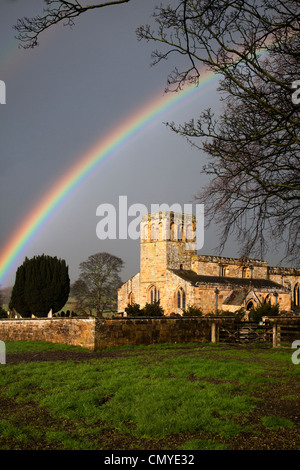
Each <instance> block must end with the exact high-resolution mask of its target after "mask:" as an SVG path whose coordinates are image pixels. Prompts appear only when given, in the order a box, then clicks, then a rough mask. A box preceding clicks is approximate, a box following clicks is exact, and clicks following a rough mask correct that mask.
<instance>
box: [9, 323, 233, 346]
mask: <svg viewBox="0 0 300 470" xmlns="http://www.w3.org/2000/svg"><path fill="white" fill-rule="evenodd" d="M213 321H215V320H213V319H212V318H208V317H207V318H201V317H200V318H197V317H186V318H142V317H140V318H118V319H111V320H109V319H95V318H94V319H83V318H76V319H75V318H68V319H67V318H52V319H51V318H45V319H23V320H17V319H13V320H6V319H5V320H3V319H1V320H0V340H2V341H49V342H52V343H62V344H69V345H74V346H81V347H85V348H88V349H91V350H97V349H105V348H108V347H112V346H124V345H141V344H145V345H147V344H155V343H190V342H203V341H204V342H209V341H211V324H212V322H213ZM217 321H224V319H222V320H221V319H218V320H217ZM227 321H232V322H233V321H234V320H233V317H232V318H229V319H228V320H227Z"/></svg>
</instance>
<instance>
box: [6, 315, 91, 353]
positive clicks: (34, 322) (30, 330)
mask: <svg viewBox="0 0 300 470" xmlns="http://www.w3.org/2000/svg"><path fill="white" fill-rule="evenodd" d="M0 340H2V341H49V342H51V343H62V344H69V345H73V346H81V347H84V348H88V349H91V350H93V349H94V347H95V320H94V319H86V318H67V319H66V318H45V319H44V318H43V319H40V318H38V319H37V318H33V319H31V318H30V319H22V320H17V319H12V320H6V319H5V320H3V319H1V320H0Z"/></svg>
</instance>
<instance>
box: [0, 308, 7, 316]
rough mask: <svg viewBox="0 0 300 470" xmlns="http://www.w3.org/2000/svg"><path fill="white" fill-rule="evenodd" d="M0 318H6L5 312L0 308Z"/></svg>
mask: <svg viewBox="0 0 300 470" xmlns="http://www.w3.org/2000/svg"><path fill="white" fill-rule="evenodd" d="M0 318H8V316H7V312H6V311H5V310H4V308H3V307H0Z"/></svg>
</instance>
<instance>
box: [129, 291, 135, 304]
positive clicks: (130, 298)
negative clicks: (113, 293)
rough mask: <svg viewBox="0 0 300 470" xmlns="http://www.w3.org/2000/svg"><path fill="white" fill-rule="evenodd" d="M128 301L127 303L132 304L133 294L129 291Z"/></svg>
mask: <svg viewBox="0 0 300 470" xmlns="http://www.w3.org/2000/svg"><path fill="white" fill-rule="evenodd" d="M128 303H129V305H133V304H134V296H133V293H132V292H130V294H129V295H128Z"/></svg>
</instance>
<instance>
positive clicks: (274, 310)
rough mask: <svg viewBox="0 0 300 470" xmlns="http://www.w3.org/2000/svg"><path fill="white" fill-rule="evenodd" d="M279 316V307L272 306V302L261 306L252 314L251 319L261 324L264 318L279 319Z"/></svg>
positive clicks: (253, 310)
mask: <svg viewBox="0 0 300 470" xmlns="http://www.w3.org/2000/svg"><path fill="white" fill-rule="evenodd" d="M278 314H279V305H271V304H270V302H266V303H264V304H261V305H260V306H259V307H256V308H254V309H252V310H251V312H250V315H249V317H250V319H251V320H252V321H254V322H257V323H259V322H260V321H261V320H262V317H277V316H278Z"/></svg>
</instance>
